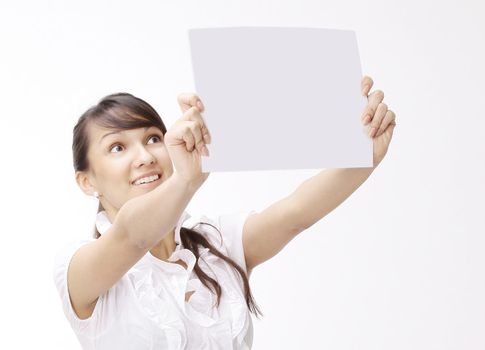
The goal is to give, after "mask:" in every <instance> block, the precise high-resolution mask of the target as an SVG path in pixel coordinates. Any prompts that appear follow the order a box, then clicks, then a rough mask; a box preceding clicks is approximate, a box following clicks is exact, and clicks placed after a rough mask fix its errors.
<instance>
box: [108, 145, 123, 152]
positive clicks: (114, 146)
mask: <svg viewBox="0 0 485 350" xmlns="http://www.w3.org/2000/svg"><path fill="white" fill-rule="evenodd" d="M117 147H119V148H121V146H120V145H113V147H111V148H110V149H109V151H110V152H111V153H118V152H113V150H114V149H116V148H117Z"/></svg>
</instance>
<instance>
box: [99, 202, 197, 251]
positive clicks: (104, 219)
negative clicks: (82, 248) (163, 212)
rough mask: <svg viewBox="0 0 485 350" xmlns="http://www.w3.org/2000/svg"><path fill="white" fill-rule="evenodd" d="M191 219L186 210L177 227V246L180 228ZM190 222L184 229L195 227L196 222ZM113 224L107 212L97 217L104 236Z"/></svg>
mask: <svg viewBox="0 0 485 350" xmlns="http://www.w3.org/2000/svg"><path fill="white" fill-rule="evenodd" d="M190 218H191V215H190V214H189V213H188V212H186V211H185V210H184V212H183V213H182V215H181V216H180V218H179V220H178V222H177V225H176V226H175V237H174V238H175V244H177V245H180V228H181V227H182V224H183V223H184V222H185V221H187V220H189V219H190ZM190 221H191V220H189V223H188V225H183V226H184V227H189V228H192V227H193V226H195V225H194V224H195V222H192V223H191V222H190ZM111 225H112V224H111V222H110V221H109V218H108V214H107V213H106V211H105V210H102V211H100V212H99V213H98V214H97V215H96V228H97V229H98V232H99V233H100V234H101V235H103V234H104V233H105V232H106V231H107V230H108V229H109V228H110V227H111Z"/></svg>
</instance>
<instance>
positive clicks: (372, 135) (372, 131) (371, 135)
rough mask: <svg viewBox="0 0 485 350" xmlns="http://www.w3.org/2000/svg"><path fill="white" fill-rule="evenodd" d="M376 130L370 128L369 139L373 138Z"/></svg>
mask: <svg viewBox="0 0 485 350" xmlns="http://www.w3.org/2000/svg"><path fill="white" fill-rule="evenodd" d="M376 130H377V129H376V128H374V127H373V128H371V129H370V131H369V137H374V133H375V132H376Z"/></svg>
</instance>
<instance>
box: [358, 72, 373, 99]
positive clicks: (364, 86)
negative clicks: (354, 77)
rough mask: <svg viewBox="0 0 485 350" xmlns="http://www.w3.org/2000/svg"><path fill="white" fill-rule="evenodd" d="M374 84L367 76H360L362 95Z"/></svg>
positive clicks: (366, 93)
mask: <svg viewBox="0 0 485 350" xmlns="http://www.w3.org/2000/svg"><path fill="white" fill-rule="evenodd" d="M372 85H374V81H373V80H372V78H371V77H369V76H367V75H366V76H364V77H363V78H362V82H361V87H362V95H364V96H366V97H367V95H368V94H369V91H370V89H371V88H372Z"/></svg>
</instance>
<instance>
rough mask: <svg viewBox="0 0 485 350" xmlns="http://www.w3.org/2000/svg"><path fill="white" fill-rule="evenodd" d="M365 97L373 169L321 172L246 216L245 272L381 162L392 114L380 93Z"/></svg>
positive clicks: (367, 84) (367, 82)
mask: <svg viewBox="0 0 485 350" xmlns="http://www.w3.org/2000/svg"><path fill="white" fill-rule="evenodd" d="M372 85H373V82H372V79H370V78H368V77H364V79H363V80H362V92H363V94H364V95H365V96H367V94H368V92H369V90H370V88H371V87H372ZM368 98H369V101H368V105H367V107H366V109H365V110H364V113H363V115H362V117H361V120H362V123H363V124H364V125H365V126H367V128H368V133H369V136H370V137H371V138H372V139H373V156H374V167H370V168H348V169H345V168H342V169H329V170H324V171H322V172H320V173H319V174H317V175H315V176H313V177H311V178H310V179H308V180H306V181H305V182H303V183H302V184H301V185H300V186H299V187H298V188H297V189H296V190H295V191H294V192H293V193H292V194H291V195H289V196H288V197H286V198H284V199H282V200H280V201H278V202H276V203H274V204H273V205H271V206H270V207H268V208H267V209H265V210H264V211H262V212H260V213H257V214H254V215H251V216H249V217H248V218H247V219H246V222H245V224H244V227H243V246H244V251H245V258H246V265H247V267H248V271H249V270H251V269H252V268H254V267H255V266H257V265H258V264H261V263H262V262H264V261H266V260H268V259H270V258H271V257H273V256H274V255H276V254H277V253H278V252H279V251H281V249H283V247H284V246H285V245H286V244H287V243H288V242H289V241H291V240H292V239H293V238H294V237H295V236H296V235H298V234H299V233H300V232H302V231H304V230H305V229H307V228H308V227H310V226H312V225H313V224H314V223H316V222H317V221H319V220H320V219H322V218H323V217H324V216H325V215H327V214H328V213H330V212H331V211H332V210H333V209H335V208H336V207H338V206H339V205H340V204H341V203H342V202H343V201H344V200H345V199H347V198H348V197H349V196H350V195H351V194H352V193H353V192H354V191H355V190H356V189H357V188H359V186H360V185H362V183H364V181H365V180H367V178H368V177H369V176H370V175H371V174H372V172H373V171H374V169H375V168H376V167H377V165H378V164H379V163H380V162H381V161H382V159H383V158H384V156H385V154H386V153H387V149H388V146H389V143H390V141H391V138H392V133H393V130H394V127H395V125H396V123H395V115H394V113H393V112H392V111H390V110H388V109H387V106H386V105H385V104H384V103H382V100H383V99H384V93H383V92H382V91H379V90H377V91H375V92H374V93H372V94H371V95H370V96H368Z"/></svg>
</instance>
